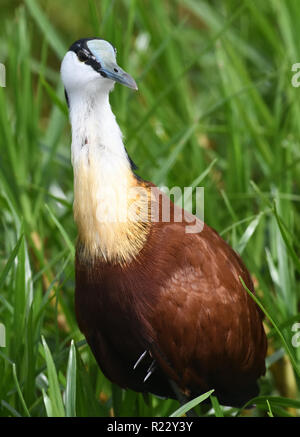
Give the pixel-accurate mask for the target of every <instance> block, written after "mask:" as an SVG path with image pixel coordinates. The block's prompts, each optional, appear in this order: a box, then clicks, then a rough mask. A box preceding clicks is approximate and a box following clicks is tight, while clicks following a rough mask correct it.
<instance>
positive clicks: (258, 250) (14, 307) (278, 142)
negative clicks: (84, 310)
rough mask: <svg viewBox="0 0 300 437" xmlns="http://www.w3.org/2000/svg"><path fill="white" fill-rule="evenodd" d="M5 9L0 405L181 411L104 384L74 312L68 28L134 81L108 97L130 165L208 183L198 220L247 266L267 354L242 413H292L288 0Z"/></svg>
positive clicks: (295, 162)
mask: <svg viewBox="0 0 300 437" xmlns="http://www.w3.org/2000/svg"><path fill="white" fill-rule="evenodd" d="M16 4H18V5H19V6H18V7H16V8H14V7H13V6H14V5H16ZM5 5H6V7H3V11H2V12H3V18H2V21H3V20H4V25H3V26H1V30H0V39H1V41H0V62H2V63H3V64H5V66H6V83H7V86H6V88H0V210H1V216H0V217H1V222H0V323H3V324H4V325H5V327H6V334H7V338H6V347H5V348H0V415H1V416H64V415H66V416H108V415H110V414H112V413H113V414H115V415H116V416H157V417H159V416H170V415H175V416H176V415H178V414H183V413H182V411H183V410H179V411H176V410H178V408H179V404H178V402H176V401H172V400H160V399H158V398H156V397H154V396H149V397H148V399H146V400H145V399H144V398H143V396H142V395H141V394H137V393H134V392H131V391H123V390H121V389H120V388H118V387H116V386H114V385H112V384H111V383H110V382H109V381H107V380H106V379H105V378H104V376H103V375H102V374H101V372H100V371H99V369H98V367H97V365H96V363H95V360H94V358H93V356H92V354H91V352H90V351H89V348H88V347H87V345H86V343H85V341H84V339H83V337H82V334H81V333H80V332H79V330H78V327H77V323H76V320H75V314H74V308H73V301H74V266H73V260H74V242H75V240H76V228H75V225H74V222H73V217H72V195H73V194H72V192H73V179H72V178H73V175H72V168H71V163H70V127H69V124H68V116H67V107H66V104H65V102H64V95H63V89H62V84H61V82H60V77H59V67H60V61H61V59H62V56H63V55H64V52H65V51H66V49H67V48H68V46H69V45H70V44H71V43H72V42H73V41H74V40H76V39H78V38H80V37H85V36H93V35H94V36H101V37H103V38H105V39H107V40H109V41H111V42H113V44H114V45H115V46H116V47H117V49H118V61H119V63H120V65H121V66H122V67H124V69H126V70H127V71H128V72H130V74H132V75H133V77H134V78H135V79H136V80H137V83H138V85H139V92H138V93H133V92H131V91H130V90H128V89H126V88H124V87H121V86H118V85H117V86H116V87H115V91H114V93H113V94H112V95H111V102H112V107H113V110H114V112H115V113H116V115H117V118H118V121H119V124H120V126H121V128H122V130H123V132H124V134H125V138H126V146H127V149H128V151H129V153H130V155H131V157H132V158H133V159H134V161H135V162H136V163H137V164H138V166H139V174H140V175H142V176H143V177H144V178H145V179H148V180H152V181H153V182H155V183H157V184H159V185H166V186H169V187H172V186H181V187H184V186H196V185H197V184H199V183H201V185H203V186H205V221H206V222H207V223H208V224H209V225H211V226H213V227H214V228H215V229H217V230H218V232H219V233H220V234H221V235H222V236H223V238H225V239H226V240H227V241H229V243H230V244H231V245H232V246H233V247H234V248H235V249H236V250H238V251H239V252H240V253H241V254H242V256H243V259H244V260H245V263H246V265H247V266H248V268H249V270H250V271H251V273H252V275H253V278H254V280H255V285H256V290H257V293H256V296H257V299H258V300H259V304H260V305H261V307H262V308H263V309H264V311H265V312H266V314H267V317H266V320H265V325H266V329H267V332H268V337H269V353H268V358H267V373H266V375H265V377H263V378H262V379H261V381H260V386H261V393H260V396H259V397H258V398H256V399H255V403H256V407H255V408H253V409H251V410H247V415H251V416H269V417H272V416H297V415H298V416H299V412H300V376H299V375H300V370H299V366H300V347H294V346H293V345H292V337H293V336H294V335H295V332H294V331H292V326H293V325H294V323H295V322H300V261H299V253H300V243H299V241H300V238H299V236H300V217H299V216H300V214H299V213H300V208H299V202H300V194H299V192H300V147H299V146H300V142H299V136H300V94H299V93H300V89H298V88H294V87H293V86H292V84H291V79H292V75H293V72H292V71H291V68H292V65H293V64H294V63H297V62H300V46H299V43H298V35H297V29H298V27H299V22H300V3H299V1H298V0H287V1H278V0H268V1H265V2H262V1H258V0H244V1H243V2H240V1H236V0H226V1H222V2H219V1H211V0H205V1H204V0H177V1H176V0H174V1H171V0H169V1H167V0H165V1H151V2H150V1H149V2H148V1H137V0H119V1H111V0H102V1H98V0H96V1H94V0H90V1H88V2H85V3H84V6H83V3H82V2H81V1H77V0H73V1H72V2H60V1H58V0H51V1H48V2H47V1H42V0H41V1H38V0H26V1H24V2H20V1H19V2H14V1H10V2H6V3H5ZM212 163H213V165H212ZM245 292H246V291H245ZM207 396H208V395H207ZM204 397H205V396H204ZM210 398H211V402H212V409H211V410H208V409H207V408H206V409H204V408H202V406H201V405H200V406H197V407H196V408H195V409H196V411H197V412H198V414H201V415H209V416H214V415H216V416H218V417H222V416H239V415H243V414H244V412H245V410H244V409H224V408H223V407H222V406H220V405H219V403H218V400H217V398H216V397H215V396H214V395H212V396H211V397H210ZM201 399H203V398H201ZM201 399H200V400H201Z"/></svg>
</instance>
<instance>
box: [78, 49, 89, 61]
mask: <svg viewBox="0 0 300 437" xmlns="http://www.w3.org/2000/svg"><path fill="white" fill-rule="evenodd" d="M77 57H78V59H79V61H80V62H84V61H86V60H87V58H88V56H87V54H86V53H85V52H84V51H83V50H79V52H78V53H77Z"/></svg>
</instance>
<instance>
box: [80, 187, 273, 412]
mask: <svg viewBox="0 0 300 437" xmlns="http://www.w3.org/2000/svg"><path fill="white" fill-rule="evenodd" d="M153 187H154V185H153V184H150V183H149V184H148V188H149V189H150V188H153ZM154 193H155V196H154V197H155V201H156V202H159V204H160V202H161V198H162V197H164V195H163V196H162V197H160V195H161V193H160V191H159V190H158V189H157V188H154ZM170 205H171V207H172V213H171V220H170V222H169V223H167V222H163V221H162V220H160V221H158V222H152V223H151V226H150V228H149V233H148V235H147V240H146V243H145V244H144V246H143V248H142V249H141V251H140V252H139V253H138V254H137V256H135V258H134V259H132V260H131V261H130V262H128V263H126V264H120V263H113V262H107V261H105V260H104V259H100V258H99V259H98V260H97V261H94V262H93V263H92V264H89V263H88V262H85V260H84V259H83V258H82V257H81V256H77V259H76V299H75V304H76V315H77V320H78V323H79V327H80V329H81V330H82V332H83V333H84V335H85V337H86V339H87V342H88V343H89V345H90V347H91V349H92V351H93V353H94V355H95V357H96V359H97V361H98V364H99V366H100V368H101V369H102V371H103V373H104V374H105V375H106V376H107V377H108V378H109V379H110V380H111V381H113V382H115V383H117V384H119V385H120V386H121V387H124V388H130V389H133V390H136V391H141V392H151V393H155V394H157V395H161V396H167V397H174V393H173V391H172V389H171V387H170V384H169V381H168V380H169V379H172V380H174V381H175V382H176V383H177V384H178V386H179V387H180V388H181V390H182V391H183V392H185V393H186V394H187V395H188V396H194V395H197V394H200V393H202V392H204V391H207V390H208V389H211V388H214V389H215V394H216V395H217V396H218V398H219V400H220V402H221V403H223V404H225V405H233V406H240V405H242V404H243V403H244V402H246V401H248V400H249V399H250V398H251V397H253V396H256V395H257V394H258V388H257V382H256V381H257V379H258V378H259V377H260V376H261V375H263V374H264V372H265V355H266V347H267V341H266V336H265V332H264V329H263V325H262V314H261V312H260V310H259V309H258V307H257V306H256V304H255V303H254V301H253V300H252V299H251V298H250V297H249V295H248V293H247V292H246V291H245V290H244V288H243V286H242V284H241V282H240V279H239V277H242V278H243V280H244V282H245V284H246V285H247V287H248V288H249V290H251V291H252V292H254V288H253V284H252V281H251V278H250V275H249V273H248V271H247V269H246V267H245V266H244V264H243V262H242V260H241V258H240V257H239V256H238V255H237V254H236V253H235V252H234V251H233V250H232V249H231V248H230V246H229V245H228V244H227V243H226V242H225V241H224V240H223V239H222V238H221V237H220V236H219V235H218V234H217V232H216V231H215V230H213V229H212V228H210V227H209V226H207V225H204V227H203V230H202V232H200V233H197V234H188V233H186V232H185V231H186V225H187V224H189V225H190V224H191V223H190V222H189V223H187V221H186V219H191V218H192V219H193V220H194V221H197V223H199V225H201V226H202V225H203V223H201V222H200V221H199V220H198V219H196V218H195V217H191V216H187V215H186V216H185V218H183V220H182V221H180V222H175V217H176V214H177V213H178V212H181V211H180V210H179V208H178V207H177V206H174V205H173V204H172V202H171V201H170ZM80 244H83V243H82V242H81V243H80ZM78 253H79V252H78ZM146 350H147V351H149V353H148V354H147V356H146V357H145V359H143V360H142V361H141V363H140V364H139V365H138V366H137V367H136V369H134V365H135V363H136V362H137V360H138V359H139V357H140V356H141V355H142V353H143V352H144V351H146ZM153 359H154V360H155V361H156V362H157V364H158V366H157V368H156V370H155V371H154V372H153V373H152V374H151V375H150V377H149V378H148V379H147V381H146V382H143V381H144V378H145V376H146V374H147V369H149V366H150V365H151V363H152V361H153Z"/></svg>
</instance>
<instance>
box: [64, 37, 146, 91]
mask: <svg viewBox="0 0 300 437" xmlns="http://www.w3.org/2000/svg"><path fill="white" fill-rule="evenodd" d="M61 77H62V81H63V84H64V86H65V90H66V92H67V94H68V95H69V94H70V93H73V92H76V91H78V90H79V91H85V90H87V89H93V90H94V91H95V90H102V91H104V92H109V91H110V90H111V89H112V88H113V87H114V83H115V82H119V83H121V84H122V85H125V86H127V87H129V88H132V89H134V90H137V89H138V88H137V85H136V83H135V80H134V79H133V78H132V77H131V76H130V75H129V74H128V73H126V72H125V71H124V70H122V68H121V67H119V66H118V64H117V61H116V49H115V48H114V47H113V46H112V45H111V44H110V43H109V42H107V41H105V40H103V39H100V38H85V39H80V40H78V41H76V42H74V43H73V44H72V45H71V47H70V48H69V50H68V52H67V53H66V55H65V56H64V59H63V61H62V64H61Z"/></svg>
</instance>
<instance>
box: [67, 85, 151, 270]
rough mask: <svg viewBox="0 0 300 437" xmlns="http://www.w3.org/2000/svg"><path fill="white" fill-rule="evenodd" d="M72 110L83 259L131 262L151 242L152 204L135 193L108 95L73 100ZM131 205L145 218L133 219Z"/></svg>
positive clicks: (76, 209)
mask: <svg viewBox="0 0 300 437" xmlns="http://www.w3.org/2000/svg"><path fill="white" fill-rule="evenodd" d="M69 105H70V119H71V124H72V163H73V168H74V218H75V221H76V224H77V227H78V233H79V245H78V247H79V248H80V249H79V252H80V257H81V259H82V260H83V261H84V260H86V261H89V262H90V261H95V260H97V259H99V258H101V259H103V260H105V261H107V262H114V263H124V262H125V263H127V262H129V261H131V260H132V259H133V258H134V257H135V256H136V255H137V254H138V253H139V251H140V250H141V249H142V247H143V245H144V243H145V241H146V238H147V233H148V199H146V198H145V197H144V196H141V197H140V196H137V194H136V191H135V188H137V187H139V185H140V182H139V181H138V180H137V178H136V177H135V175H134V174H133V172H132V170H131V165H130V162H129V159H128V155H127V153H126V150H125V147H124V144H123V140H122V134H121V131H120V128H119V126H118V124H117V121H116V119H115V116H114V114H113V112H112V110H111V107H110V104H109V98H108V94H107V93H103V94H101V93H97V95H96V96H93V95H91V96H90V97H85V98H83V97H82V96H80V94H78V95H75V96H74V95H73V96H69ZM137 199H138V200H137ZM132 203H135V204H136V206H137V208H138V209H139V211H141V210H142V211H144V217H145V219H142V220H131V219H130V218H129V216H128V211H129V210H130V205H131V204H132Z"/></svg>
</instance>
